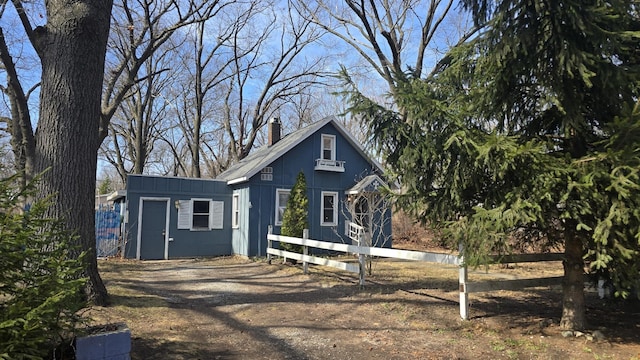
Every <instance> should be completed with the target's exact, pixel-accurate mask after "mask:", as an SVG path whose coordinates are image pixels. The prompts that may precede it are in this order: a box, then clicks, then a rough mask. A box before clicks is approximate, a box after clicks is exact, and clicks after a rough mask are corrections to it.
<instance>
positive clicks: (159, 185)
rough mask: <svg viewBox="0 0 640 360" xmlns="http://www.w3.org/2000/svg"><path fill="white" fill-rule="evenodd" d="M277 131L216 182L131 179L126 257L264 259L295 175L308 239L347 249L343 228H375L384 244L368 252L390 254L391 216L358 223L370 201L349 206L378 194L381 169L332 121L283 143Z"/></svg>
mask: <svg viewBox="0 0 640 360" xmlns="http://www.w3.org/2000/svg"><path fill="white" fill-rule="evenodd" d="M280 127H281V125H280V122H279V121H278V119H272V120H270V122H269V129H268V131H269V134H268V143H267V144H266V145H264V146H262V147H261V148H259V149H257V150H256V151H254V152H252V153H251V154H250V155H249V156H247V157H246V158H244V159H242V160H241V161H240V162H238V163H237V164H235V165H233V166H232V167H230V168H229V169H228V170H227V171H225V172H224V173H222V174H220V175H219V176H218V178H217V179H215V180H204V179H184V178H170V177H154V176H139V175H136V176H133V175H132V176H130V177H129V179H128V182H127V198H128V199H127V201H128V203H129V205H128V209H129V216H128V220H127V221H128V223H129V225H128V230H129V237H128V239H129V241H128V242H127V247H126V251H125V256H126V257H129V258H134V257H135V258H138V259H152V258H158V259H168V258H175V257H192V256H212V255H230V254H239V255H244V256H264V255H266V245H267V241H266V235H267V232H268V228H269V226H270V225H272V226H273V229H274V233H276V234H279V233H280V226H281V225H282V215H283V213H284V209H285V207H286V203H287V200H288V197H289V192H290V191H291V188H292V187H293V185H294V184H295V181H296V177H297V174H298V173H299V172H300V171H303V172H304V174H305V178H306V181H307V196H308V198H309V218H308V221H309V236H310V237H311V238H313V239H317V240H324V241H334V242H350V241H351V240H350V239H348V237H347V236H346V232H347V227H348V224H349V222H351V221H354V222H357V223H363V222H369V221H372V222H376V223H378V224H382V226H380V227H379V228H378V230H374V231H376V232H381V233H384V234H386V237H385V239H387V240H385V241H384V243H378V244H374V245H378V246H391V243H390V239H391V220H390V219H391V210H390V208H387V207H386V204H385V208H384V209H382V211H379V212H377V215H371V216H369V215H366V216H365V215H363V214H365V213H373V212H372V211H371V210H372V209H369V208H368V207H369V204H373V202H372V201H371V200H370V199H371V198H370V197H369V200H368V201H362V199H364V198H362V199H361V200H360V202H359V203H357V204H356V206H354V203H353V202H354V199H355V198H354V196H357V195H358V194H360V193H363V192H365V191H366V192H368V193H371V192H372V191H373V192H375V191H376V190H377V188H378V187H379V186H382V180H381V176H382V169H381V166H380V165H379V164H378V163H377V162H376V161H374V160H372V159H371V158H370V157H369V156H368V155H367V153H366V152H365V151H364V149H363V148H362V146H361V145H360V144H359V143H358V142H357V141H356V140H355V139H354V138H353V136H351V135H350V134H349V132H348V131H347V130H346V129H345V128H344V127H343V126H342V125H341V124H340V123H339V122H338V121H337V120H336V118H335V117H327V118H325V119H323V120H320V121H318V122H316V123H313V124H311V125H309V126H307V127H305V128H302V129H300V130H297V131H295V132H293V133H291V134H288V135H286V136H281V135H280ZM356 201H357V200H356ZM362 204H365V205H364V206H363V205H362ZM354 212H357V213H358V214H355V215H354ZM152 219H153V220H152ZM140 224H141V225H140ZM166 229H167V230H168V231H167V230H166Z"/></svg>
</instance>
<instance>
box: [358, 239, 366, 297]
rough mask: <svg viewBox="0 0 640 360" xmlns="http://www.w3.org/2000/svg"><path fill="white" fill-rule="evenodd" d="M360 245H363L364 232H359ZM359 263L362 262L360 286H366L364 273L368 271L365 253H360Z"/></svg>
mask: <svg viewBox="0 0 640 360" xmlns="http://www.w3.org/2000/svg"><path fill="white" fill-rule="evenodd" d="M358 246H362V234H361V233H359V234H358ZM358 263H359V264H360V274H359V275H360V287H364V273H365V271H367V261H366V258H365V256H364V254H361V253H358Z"/></svg>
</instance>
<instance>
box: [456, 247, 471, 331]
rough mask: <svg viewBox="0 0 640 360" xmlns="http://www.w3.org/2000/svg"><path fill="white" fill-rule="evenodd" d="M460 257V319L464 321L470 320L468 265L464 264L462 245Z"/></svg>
mask: <svg viewBox="0 0 640 360" xmlns="http://www.w3.org/2000/svg"><path fill="white" fill-rule="evenodd" d="M459 252H460V255H459V256H458V261H459V263H458V265H459V266H460V270H459V280H458V283H459V286H460V317H461V318H462V319H463V320H469V293H468V292H467V280H468V274H467V265H466V264H465V263H464V245H463V244H462V243H460V246H459Z"/></svg>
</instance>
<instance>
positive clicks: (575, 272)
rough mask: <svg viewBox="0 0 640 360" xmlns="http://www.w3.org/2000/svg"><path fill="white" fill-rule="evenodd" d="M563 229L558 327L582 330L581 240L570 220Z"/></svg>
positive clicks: (582, 266) (582, 279) (582, 270)
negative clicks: (563, 242) (562, 267)
mask: <svg viewBox="0 0 640 360" xmlns="http://www.w3.org/2000/svg"><path fill="white" fill-rule="evenodd" d="M568 223H569V224H567V230H565V250H564V253H565V260H564V262H563V265H564V280H563V283H562V319H561V320H560V327H561V328H563V329H570V330H583V329H584V328H585V326H586V319H585V317H586V315H585V310H586V306H585V300H584V278H583V272H584V261H583V259H582V255H583V251H582V241H581V240H580V238H579V237H578V236H576V234H575V232H574V230H573V229H575V226H573V227H572V224H571V223H572V222H571V221H569V222H568Z"/></svg>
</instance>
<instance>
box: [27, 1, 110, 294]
mask: <svg viewBox="0 0 640 360" xmlns="http://www.w3.org/2000/svg"><path fill="white" fill-rule="evenodd" d="M112 4H113V3H112V1H111V0H82V1H78V0H74V1H71V0H49V1H48V2H46V7H47V16H48V19H47V25H46V26H45V27H38V28H36V29H35V30H34V33H33V37H32V40H33V43H34V47H35V49H36V51H37V53H38V55H39V56H40V59H41V60H42V88H41V91H40V117H39V120H38V131H37V133H36V164H35V168H36V172H41V171H44V170H47V169H48V171H47V172H46V173H45V174H44V176H43V177H42V180H41V181H40V182H39V183H38V190H39V191H38V192H39V194H40V196H49V195H53V196H54V198H53V203H52V206H51V208H50V210H49V215H50V216H52V217H58V218H63V219H64V220H65V224H66V227H67V229H68V230H70V231H72V232H73V233H75V234H76V235H77V236H78V244H79V246H80V248H81V249H82V250H84V251H87V252H88V256H87V259H88V262H87V270H86V274H85V275H86V276H87V277H88V278H89V281H88V286H87V295H88V297H89V300H92V301H93V302H95V303H96V304H98V305H104V304H106V303H107V291H106V288H105V286H104V284H103V282H102V279H101V278H100V275H99V274H98V268H97V261H96V254H95V243H96V238H95V220H94V202H95V188H96V182H95V179H96V167H97V152H98V146H99V138H98V125H99V120H100V96H101V92H102V78H103V72H104V62H105V52H106V44H107V36H108V33H109V21H110V13H111V7H112Z"/></svg>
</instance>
